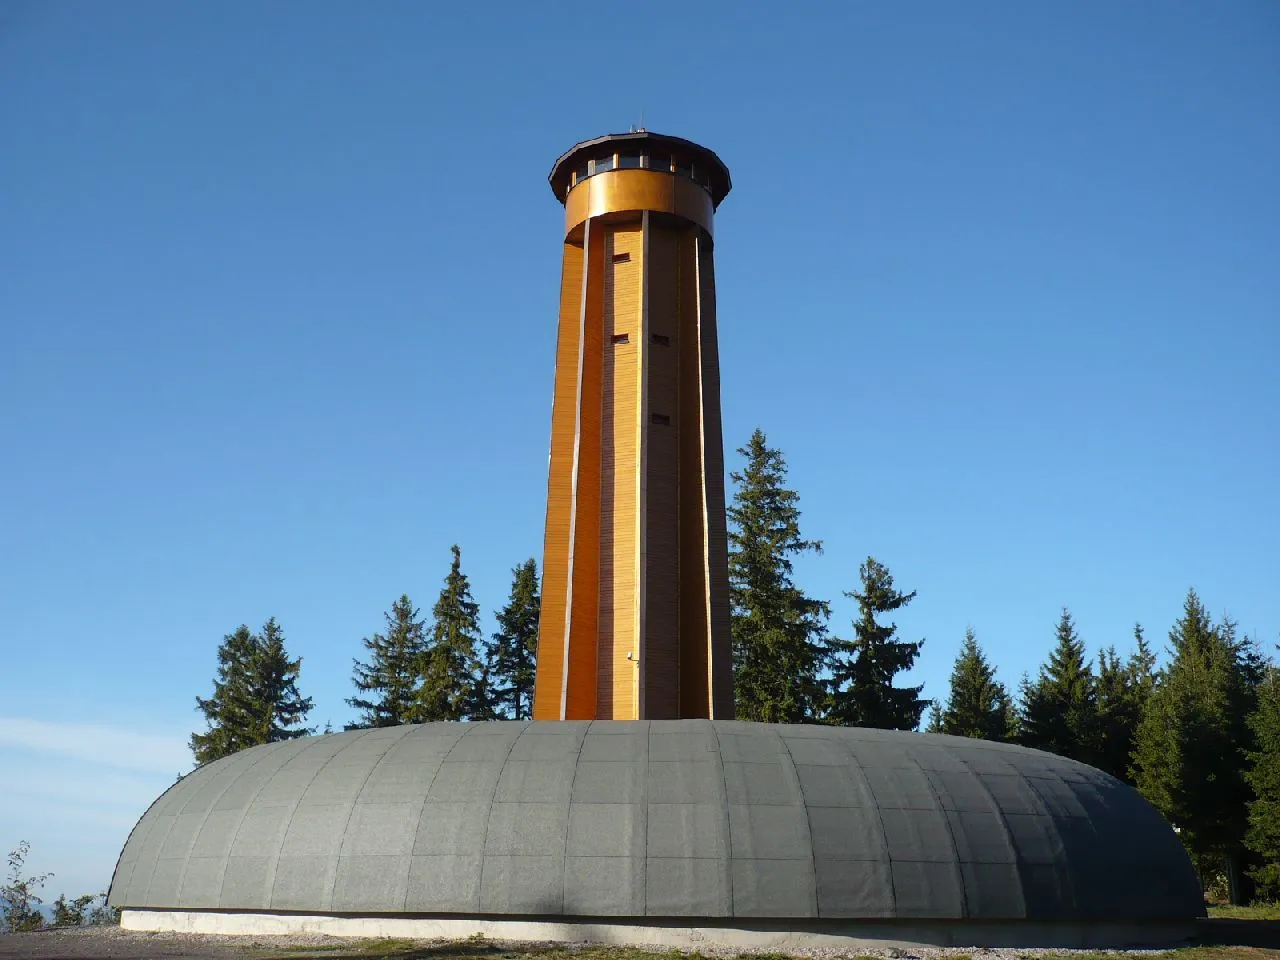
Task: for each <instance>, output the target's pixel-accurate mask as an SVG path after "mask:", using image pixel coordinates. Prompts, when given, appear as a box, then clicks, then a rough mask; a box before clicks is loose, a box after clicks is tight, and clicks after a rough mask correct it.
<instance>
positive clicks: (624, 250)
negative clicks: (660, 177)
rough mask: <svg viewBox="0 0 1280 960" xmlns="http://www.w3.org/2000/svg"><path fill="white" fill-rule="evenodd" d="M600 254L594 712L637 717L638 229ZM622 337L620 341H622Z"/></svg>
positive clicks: (615, 233)
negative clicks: (601, 361)
mask: <svg viewBox="0 0 1280 960" xmlns="http://www.w3.org/2000/svg"><path fill="white" fill-rule="evenodd" d="M610 235H611V245H610V247H609V253H610V255H609V256H607V257H605V261H604V262H605V267H604V270H605V279H604V317H603V322H604V342H605V344H608V345H609V346H606V348H605V353H604V377H603V390H602V393H603V410H604V414H603V420H602V427H601V441H600V459H601V496H600V639H599V658H598V661H597V671H598V690H599V692H598V697H599V700H598V703H597V715H598V716H601V717H610V718H612V719H615V720H634V719H637V713H636V707H637V704H636V672H637V668H636V664H635V662H634V661H632V660H629V659H628V654H632V655H634V654H636V653H637V649H636V643H635V624H636V616H635V614H636V600H637V597H636V594H637V586H638V584H637V577H638V570H637V566H636V555H637V544H636V507H637V503H636V500H637V484H636V471H637V470H638V469H639V411H640V395H639V387H640V375H639V374H640V371H639V362H640V341H641V329H640V327H641V323H640V291H641V281H642V278H643V260H644V257H643V251H644V243H643V234H642V232H641V230H640V229H638V228H635V227H625V228H615V229H612V230H611V231H610ZM624 335H625V340H624V339H623V337H624Z"/></svg>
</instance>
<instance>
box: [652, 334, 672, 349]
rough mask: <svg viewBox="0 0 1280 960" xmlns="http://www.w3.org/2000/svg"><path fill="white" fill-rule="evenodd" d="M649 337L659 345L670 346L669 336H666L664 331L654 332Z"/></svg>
mask: <svg viewBox="0 0 1280 960" xmlns="http://www.w3.org/2000/svg"><path fill="white" fill-rule="evenodd" d="M649 339H650V340H651V341H653V342H654V343H656V344H657V345H658V346H660V347H669V346H671V338H670V337H668V336H667V335H666V334H665V333H655V334H654V335H653V336H651V337H650V338H649Z"/></svg>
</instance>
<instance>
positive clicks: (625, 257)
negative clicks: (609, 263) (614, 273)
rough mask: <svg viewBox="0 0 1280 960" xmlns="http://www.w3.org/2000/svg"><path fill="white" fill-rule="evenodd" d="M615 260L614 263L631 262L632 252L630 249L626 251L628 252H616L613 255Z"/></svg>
mask: <svg viewBox="0 0 1280 960" xmlns="http://www.w3.org/2000/svg"><path fill="white" fill-rule="evenodd" d="M613 262H614V263H630V262H631V252H630V251H628V252H626V253H615V254H614V255H613Z"/></svg>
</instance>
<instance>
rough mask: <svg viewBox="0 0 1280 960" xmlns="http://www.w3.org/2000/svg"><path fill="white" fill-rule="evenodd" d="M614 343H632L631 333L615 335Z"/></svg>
mask: <svg viewBox="0 0 1280 960" xmlns="http://www.w3.org/2000/svg"><path fill="white" fill-rule="evenodd" d="M613 342H614V343H630V342H631V334H629V333H615V334H614V335H613Z"/></svg>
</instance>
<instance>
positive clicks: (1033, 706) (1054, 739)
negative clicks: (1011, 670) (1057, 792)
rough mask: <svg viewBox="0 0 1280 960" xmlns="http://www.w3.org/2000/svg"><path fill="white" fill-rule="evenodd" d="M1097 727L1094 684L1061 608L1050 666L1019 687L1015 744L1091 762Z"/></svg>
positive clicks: (1068, 615)
mask: <svg viewBox="0 0 1280 960" xmlns="http://www.w3.org/2000/svg"><path fill="white" fill-rule="evenodd" d="M1097 728H1098V704H1097V683H1096V680H1095V678H1094V675H1093V669H1092V668H1091V667H1090V665H1089V662H1088V660H1086V659H1085V649H1084V643H1083V642H1082V641H1081V640H1080V638H1079V637H1078V636H1077V635H1076V628H1075V624H1074V623H1073V622H1072V620H1071V613H1070V612H1069V611H1068V610H1067V608H1066V607H1063V608H1062V616H1061V617H1060V618H1059V619H1058V627H1057V645H1056V646H1055V647H1054V649H1053V652H1052V653H1051V654H1050V655H1049V662H1048V663H1047V664H1044V665H1042V666H1041V667H1040V673H1039V675H1038V676H1037V677H1036V679H1035V680H1034V681H1032V682H1024V683H1023V687H1022V708H1021V716H1020V717H1019V734H1018V739H1019V741H1020V742H1021V743H1022V744H1023V745H1024V746H1028V747H1035V748H1036V749H1038V750H1047V751H1049V752H1050V753H1056V754H1058V755H1059V756H1062V757H1070V758H1071V759H1073V760H1082V761H1084V762H1085V763H1092V762H1094V760H1095V759H1096V754H1097Z"/></svg>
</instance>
